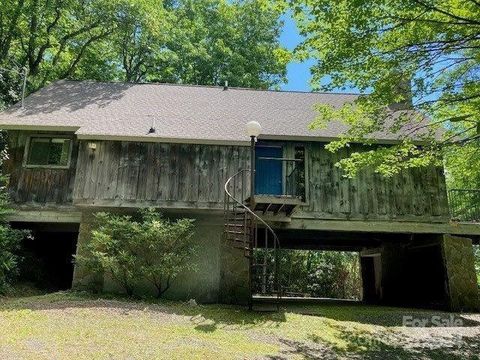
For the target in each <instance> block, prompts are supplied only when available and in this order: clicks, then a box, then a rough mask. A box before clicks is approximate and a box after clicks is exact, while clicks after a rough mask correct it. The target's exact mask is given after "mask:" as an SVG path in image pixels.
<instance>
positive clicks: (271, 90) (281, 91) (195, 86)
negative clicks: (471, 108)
mask: <svg viewBox="0 0 480 360" xmlns="http://www.w3.org/2000/svg"><path fill="white" fill-rule="evenodd" d="M62 82H78V83H80V82H90V83H95V84H115V85H132V86H134V85H158V86H178V87H193V88H207V89H223V88H224V87H223V86H222V85H200V84H178V83H162V82H138V83H132V82H126V81H114V80H111V81H97V80H91V79H86V80H77V79H60V80H55V81H53V82H52V83H50V84H49V85H53V84H56V83H62ZM228 90H238V91H258V92H272V93H279V94H282V93H286V94H288V93H294V94H313V95H316V94H319V95H351V96H360V95H363V94H362V93H358V92H357V93H355V92H328V91H304V90H276V89H255V88H247V87H236V86H228Z"/></svg>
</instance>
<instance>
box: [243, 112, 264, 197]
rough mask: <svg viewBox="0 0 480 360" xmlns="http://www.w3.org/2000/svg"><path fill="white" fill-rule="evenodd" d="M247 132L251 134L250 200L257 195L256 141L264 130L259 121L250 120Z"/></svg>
mask: <svg viewBox="0 0 480 360" xmlns="http://www.w3.org/2000/svg"><path fill="white" fill-rule="evenodd" d="M246 128H247V134H248V136H250V202H253V196H254V195H255V141H256V140H257V138H258V135H260V133H261V131H262V126H261V125H260V124H259V123H258V122H257V121H249V122H248V123H247V125H246Z"/></svg>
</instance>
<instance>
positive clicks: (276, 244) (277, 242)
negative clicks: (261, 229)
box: [224, 169, 282, 300]
mask: <svg viewBox="0 0 480 360" xmlns="http://www.w3.org/2000/svg"><path fill="white" fill-rule="evenodd" d="M250 171H251V170H250V169H242V170H240V171H238V172H236V173H235V174H234V175H232V176H231V177H230V178H229V179H228V180H227V181H226V182H225V186H224V188H225V197H226V198H227V197H229V198H230V199H232V200H233V201H234V202H235V203H237V204H238V205H240V206H241V207H242V208H243V209H244V210H246V211H247V213H248V214H250V215H251V216H252V217H253V218H254V219H255V220H256V221H258V222H260V223H262V224H263V225H264V226H265V230H266V231H269V232H270V234H271V235H272V236H273V241H274V242H273V245H274V247H273V249H274V251H275V283H276V287H277V300H279V299H280V297H281V292H282V290H281V288H280V269H279V258H278V251H279V250H280V240H279V239H278V236H277V234H276V233H275V231H274V230H273V229H272V228H271V227H270V225H268V224H267V223H266V222H265V220H263V219H262V218H261V217H260V216H258V215H257V214H255V212H253V211H252V210H251V209H250V208H249V207H248V206H246V205H245V204H244V203H243V191H242V194H241V200H239V199H237V198H236V197H235V196H234V195H232V193H231V192H230V190H229V185H230V183H231V182H232V181H233V183H234V184H235V181H236V178H237V177H238V176H239V175H240V174H242V176H244V174H245V173H250ZM242 179H243V178H242ZM242 190H243V189H242ZM250 198H251V200H252V201H253V194H250ZM224 208H225V210H228V205H227V204H226V201H225V205H224ZM256 231H257V230H255V232H256ZM255 236H257V234H255ZM265 245H267V238H265ZM252 250H253V249H252ZM251 255H252V256H253V251H252V254H251ZM250 271H251V269H250ZM250 276H251V275H250ZM250 286H251V285H250ZM250 291H251V288H250ZM251 295H252V293H250V296H251Z"/></svg>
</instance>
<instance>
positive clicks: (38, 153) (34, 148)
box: [27, 138, 50, 165]
mask: <svg viewBox="0 0 480 360" xmlns="http://www.w3.org/2000/svg"><path fill="white" fill-rule="evenodd" d="M49 147H50V139H48V138H32V139H31V140H30V147H29V149H28V150H29V154H28V162H27V163H28V164H29V165H47V163H48V153H49Z"/></svg>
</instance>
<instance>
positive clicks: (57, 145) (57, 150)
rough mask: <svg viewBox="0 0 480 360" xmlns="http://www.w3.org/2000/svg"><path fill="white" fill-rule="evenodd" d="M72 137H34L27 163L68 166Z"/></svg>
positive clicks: (31, 141) (29, 148)
mask: <svg viewBox="0 0 480 360" xmlns="http://www.w3.org/2000/svg"><path fill="white" fill-rule="evenodd" d="M71 142H72V141H71V139H61V138H49V137H32V138H30V144H29V147H28V155H27V162H26V164H27V165H43V166H68V161H69V156H70V146H71Z"/></svg>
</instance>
